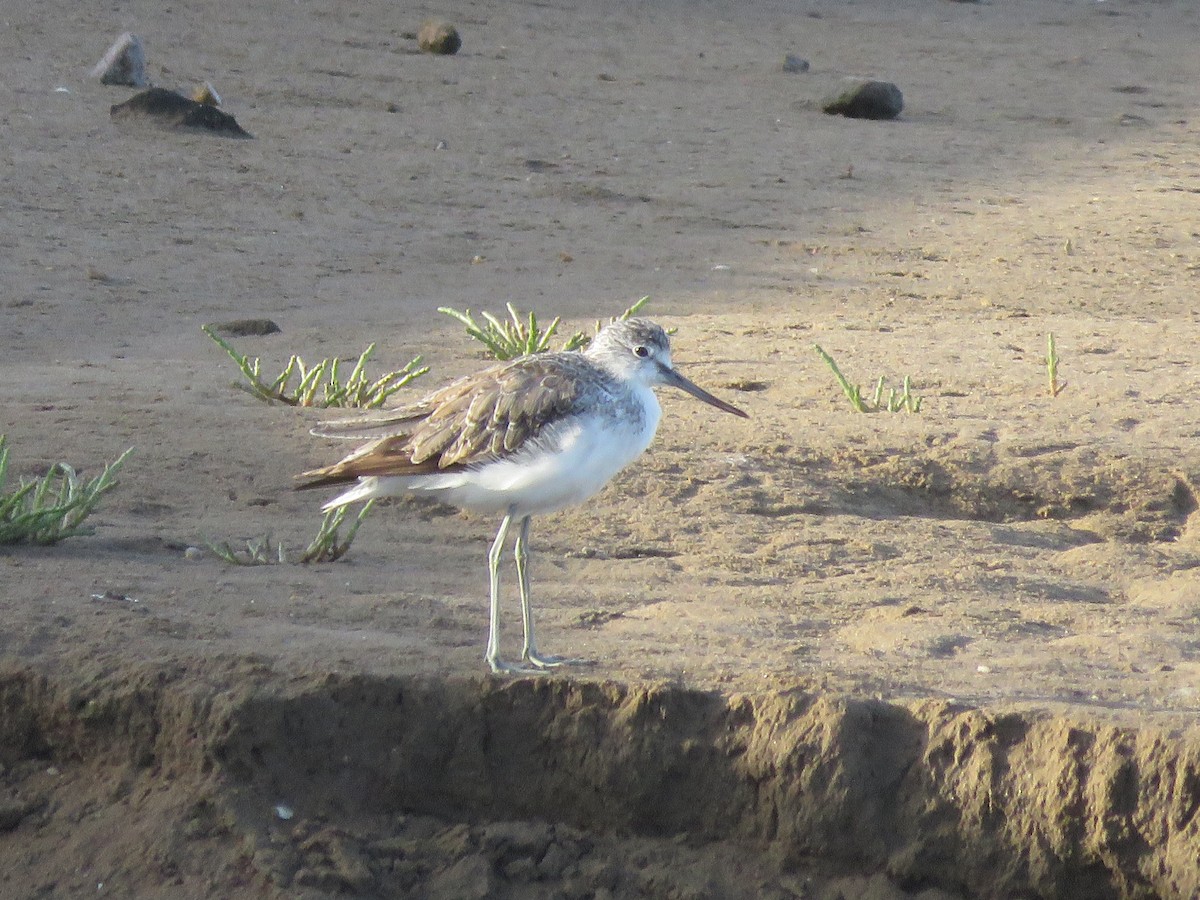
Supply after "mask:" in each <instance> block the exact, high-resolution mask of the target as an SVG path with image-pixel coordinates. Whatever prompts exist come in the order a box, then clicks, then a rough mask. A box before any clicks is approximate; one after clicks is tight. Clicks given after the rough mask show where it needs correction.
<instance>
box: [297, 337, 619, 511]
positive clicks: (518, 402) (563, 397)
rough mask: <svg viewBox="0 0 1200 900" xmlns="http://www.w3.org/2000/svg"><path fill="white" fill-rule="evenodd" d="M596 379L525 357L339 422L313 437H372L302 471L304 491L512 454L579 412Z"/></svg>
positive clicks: (565, 362)
mask: <svg viewBox="0 0 1200 900" xmlns="http://www.w3.org/2000/svg"><path fill="white" fill-rule="evenodd" d="M584 376H586V377H589V378H595V377H596V372H595V370H594V369H592V368H591V365H590V363H589V362H588V361H587V360H586V359H585V358H584V357H583V356H582V355H581V354H578V353H554V354H545V355H542V356H534V357H523V358H521V359H518V360H514V361H512V362H508V363H502V364H500V365H498V366H493V367H491V368H489V369H485V370H483V371H482V372H479V373H477V374H476V375H473V376H469V377H467V378H463V379H459V380H458V381H456V382H454V383H453V384H450V385H448V386H446V387H444V388H442V389H441V390H438V391H436V392H434V393H433V394H430V395H429V396H428V397H426V398H425V399H423V400H421V401H420V402H418V403H416V404H413V405H412V406H409V407H404V408H402V409H398V410H392V411H389V412H386V413H383V414H379V415H377V416H364V417H360V418H358V419H353V420H346V421H344V422H340V423H323V424H322V426H321V428H320V429H319V430H315V433H317V434H327V435H330V436H343V435H346V434H355V435H361V436H363V437H370V438H373V440H371V442H370V443H368V444H365V445H364V446H362V447H360V448H358V449H357V450H355V452H353V453H351V454H350V455H349V456H347V457H346V458H345V459H343V460H341V461H340V462H337V463H335V464H333V465H331V466H326V467H325V468H322V469H316V470H314V471H311V472H305V473H304V474H303V475H301V476H300V477H301V478H305V479H310V480H309V481H307V482H306V483H305V484H303V485H301V487H302V488H308V487H322V486H326V485H331V484H343V483H346V482H350V481H354V480H355V479H357V478H363V477H367V476H371V475H399V476H404V475H425V474H430V473H433V472H439V471H441V472H445V471H453V470H455V469H461V468H465V467H467V466H470V465H472V464H475V463H480V462H485V461H487V460H491V459H496V458H498V457H502V456H505V455H507V454H510V453H513V452H515V451H516V450H517V449H519V448H520V447H521V446H522V445H523V444H525V443H526V442H527V441H529V440H530V439H532V438H535V437H536V436H537V435H538V434H539V433H540V432H541V430H542V429H543V428H544V427H545V426H546V425H547V424H548V423H549V422H552V421H554V420H555V419H558V418H560V417H562V416H564V415H568V414H570V413H572V412H574V411H576V410H577V408H578V402H579V395H580V387H581V383H582V378H583V377H584Z"/></svg>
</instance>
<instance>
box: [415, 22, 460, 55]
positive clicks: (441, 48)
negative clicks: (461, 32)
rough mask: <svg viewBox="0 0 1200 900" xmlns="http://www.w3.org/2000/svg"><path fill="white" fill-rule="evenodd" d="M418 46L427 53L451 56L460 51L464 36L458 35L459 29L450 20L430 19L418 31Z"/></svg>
mask: <svg viewBox="0 0 1200 900" xmlns="http://www.w3.org/2000/svg"><path fill="white" fill-rule="evenodd" d="M417 46H418V47H420V48H421V50H422V51H423V52H425V53H437V54H440V55H442V56H449V55H451V54H453V53H457V52H458V48H459V47H461V46H462V38H460V37H459V36H458V29H457V28H455V27H454V26H453V25H451V24H450V23H449V22H436V21H430V22H426V23H425V24H423V25H422V26H421V30H420V31H418V32H417Z"/></svg>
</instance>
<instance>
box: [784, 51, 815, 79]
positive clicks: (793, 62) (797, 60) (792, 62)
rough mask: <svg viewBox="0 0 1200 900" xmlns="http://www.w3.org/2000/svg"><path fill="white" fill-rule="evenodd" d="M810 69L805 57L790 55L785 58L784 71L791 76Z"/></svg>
mask: <svg viewBox="0 0 1200 900" xmlns="http://www.w3.org/2000/svg"><path fill="white" fill-rule="evenodd" d="M808 69H809V65H808V60H807V59H804V58H803V57H800V56H795V55H794V54H791V53H789V54H788V55H787V56H785V57H784V58H783V71H785V72H787V73H788V74H790V75H798V74H800V73H801V72H807V71H808Z"/></svg>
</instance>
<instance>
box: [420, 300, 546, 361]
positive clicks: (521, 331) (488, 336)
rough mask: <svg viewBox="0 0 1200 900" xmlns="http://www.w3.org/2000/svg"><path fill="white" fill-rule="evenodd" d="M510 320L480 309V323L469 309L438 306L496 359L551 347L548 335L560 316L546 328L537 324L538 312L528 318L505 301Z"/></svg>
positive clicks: (513, 356) (441, 311)
mask: <svg viewBox="0 0 1200 900" xmlns="http://www.w3.org/2000/svg"><path fill="white" fill-rule="evenodd" d="M505 306H506V307H507V308H508V316H509V321H505V320H503V319H500V318H498V317H496V316H494V315H492V314H491V313H490V312H487V311H484V312H483V313H481V315H482V316H483V318H484V319H485V322H486V324H484V325H480V324H479V323H478V322H476V321H475V318H474V316H472V315H471V310H469V309H468V310H466V311H465V312H459V311H458V310H457V309H452V308H451V307H449V306H439V307H438V312H440V313H444V314H445V315H447V316H450V317H451V318H452V319H457V320H458V321H459V322H461V323H462V324H463V325H465V326H466V328H467V334H468V335H470V336H471V337H473V338H474V339H475V340H477V341H479V343H481V344H483V346H484V347H486V348H487V351H488V354H489V355H490V356H493V357H495V358H496V359H499V360H506V359H516V358H517V357H518V356H528V355H529V354H531V353H541V352H543V351H545V350H549V349H550V338H552V337H554V335H555V333H556V332H557V331H558V323H559V322H560V321H561V317H560V316H555V317H554V321H553V322H551V323H550V324H549V325H548V326H547V327H546V328H542V327H541V326H540V325H539V324H538V320H537V314H536V313H534V312H532V311H530V313H529V316H528V319H526V318H525V316H523V315H522V314H521V313H519V312H517V308H516V307H515V306H513V305H512V304H511V303H506V304H505Z"/></svg>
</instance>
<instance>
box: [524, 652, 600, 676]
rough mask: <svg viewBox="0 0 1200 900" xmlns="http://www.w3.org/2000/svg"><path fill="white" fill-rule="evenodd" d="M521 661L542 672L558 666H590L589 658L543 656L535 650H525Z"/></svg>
mask: <svg viewBox="0 0 1200 900" xmlns="http://www.w3.org/2000/svg"><path fill="white" fill-rule="evenodd" d="M522 661H523V662H527V663H529V664H530V665H531V666H535V667H537V669H538V670H539V671H542V672H544V671H547V670H548V669H557V668H558V667H559V666H590V665H591V664H592V661H591V660H590V659H570V658H569V657H566V656H543V655H542V654H540V653H538V652H537V650H526V651H525V655H524V657H522Z"/></svg>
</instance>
